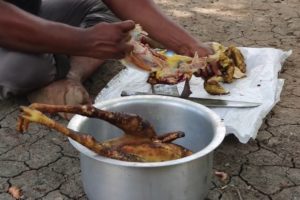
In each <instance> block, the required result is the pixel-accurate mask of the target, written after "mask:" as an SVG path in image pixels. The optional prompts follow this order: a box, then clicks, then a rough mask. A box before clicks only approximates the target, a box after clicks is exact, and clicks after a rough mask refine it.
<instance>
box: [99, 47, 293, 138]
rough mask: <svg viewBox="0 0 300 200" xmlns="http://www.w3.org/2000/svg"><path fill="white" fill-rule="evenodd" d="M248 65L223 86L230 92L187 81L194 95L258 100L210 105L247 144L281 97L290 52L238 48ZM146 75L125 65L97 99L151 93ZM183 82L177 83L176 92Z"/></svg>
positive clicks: (192, 80) (228, 130)
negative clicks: (218, 93)
mask: <svg viewBox="0 0 300 200" xmlns="http://www.w3.org/2000/svg"><path fill="white" fill-rule="evenodd" d="M240 50H241V51H242V53H243V55H244V57H245V60H246V64H247V72H246V74H247V77H246V78H242V79H238V80H235V81H234V82H233V83H231V84H224V85H223V86H224V87H225V88H226V89H228V90H229V91H230V94H228V95H223V96H213V95H210V94H208V93H207V92H206V91H205V90H204V88H203V80H202V79H201V78H196V77H193V78H192V79H191V81H190V85H191V90H192V92H193V93H192V95H191V96H193V97H206V98H216V99H227V100H243V101H248V102H260V103H262V104H261V106H258V107H255V108H211V109H212V110H213V111H215V112H216V113H217V114H218V115H219V116H220V117H221V118H222V119H223V120H224V122H225V125H226V128H227V134H234V135H235V136H236V137H237V138H238V139H239V141H240V142H242V143H247V142H248V141H249V139H250V138H255V137H256V135H257V132H258V129H259V127H260V126H261V124H262V123H263V119H264V118H265V117H266V115H267V114H268V113H269V112H270V111H271V109H272V108H273V107H274V105H275V104H276V103H277V102H278V101H279V100H280V93H281V90H282V87H283V84H284V80H283V79H278V72H279V71H280V69H281V68H282V65H283V62H284V61H285V59H286V58H287V57H288V56H290V55H291V53H292V51H288V52H285V51H282V50H279V49H273V48H245V47H242V48H240ZM147 77H148V74H147V73H145V72H142V71H139V70H135V69H132V68H126V69H125V70H123V71H121V72H120V73H119V74H117V75H116V76H115V77H114V78H113V79H112V80H111V81H110V82H109V83H108V85H107V87H105V88H104V89H103V90H102V91H101V92H100V93H99V95H98V96H97V98H96V102H97V101H103V100H108V99H112V98H115V97H120V94H121V92H122V91H123V90H129V91H140V92H151V87H150V85H149V84H147V82H146V80H147ZM183 85H184V83H179V84H177V88H178V90H179V92H181V91H182V90H183Z"/></svg>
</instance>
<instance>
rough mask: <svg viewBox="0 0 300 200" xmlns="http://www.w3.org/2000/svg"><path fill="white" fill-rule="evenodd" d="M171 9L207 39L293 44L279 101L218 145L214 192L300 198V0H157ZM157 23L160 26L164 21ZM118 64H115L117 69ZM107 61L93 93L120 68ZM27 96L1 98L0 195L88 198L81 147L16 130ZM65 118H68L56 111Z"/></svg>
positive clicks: (230, 197)
mask: <svg viewBox="0 0 300 200" xmlns="http://www.w3.org/2000/svg"><path fill="white" fill-rule="evenodd" d="M156 2H157V3H158V4H159V6H161V8H162V9H163V10H164V11H165V13H166V14H167V15H169V16H171V17H172V18H173V19H174V20H176V21H177V22H178V23H180V24H181V25H182V26H184V27H185V28H186V29H187V30H189V31H190V32H191V33H192V34H193V35H194V36H196V37H197V38H198V39H199V40H201V41H218V42H221V43H223V44H225V45H229V44H234V45H237V46H247V47H275V48H280V49H284V50H289V49H292V50H293V54H292V56H291V57H290V58H289V59H288V60H287V62H286V63H285V65H284V68H283V70H282V73H281V74H280V77H281V78H284V79H285V85H284V89H283V92H282V95H281V101H280V102H279V103H278V104H277V105H276V106H275V108H274V109H273V110H272V111H271V112H270V114H269V115H268V117H267V118H266V120H265V122H264V124H263V125H262V127H261V129H260V131H259V133H258V136H257V138H256V139H255V140H251V141H250V142H249V143H247V144H241V143H239V142H238V141H237V140H236V139H235V138H234V137H228V138H226V139H225V141H224V142H223V144H222V145H221V146H220V147H219V148H218V149H217V151H216V152H215V158H214V169H215V170H217V171H223V172H226V173H228V175H229V179H228V180H227V181H220V180H219V179H218V178H216V177H214V179H213V182H212V184H211V189H210V192H209V195H208V199H210V200H216V199H221V200H253V199H258V200H265V199H266V200H267V199H274V200H298V199H300V104H299V102H300V87H299V86H300V81H299V79H300V64H299V62H300V45H299V44H300V1H299V0H261V1H258V0H156ZM157 31H160V30H159V29H158V30H157ZM112 68H113V70H111V69H112ZM121 69H122V67H121V66H120V65H118V64H117V63H108V64H106V65H105V66H103V67H102V68H101V69H100V71H99V73H98V74H97V75H96V76H95V77H94V78H93V79H91V80H89V81H88V82H87V83H86V85H87V87H88V88H89V90H90V91H91V93H92V94H93V95H96V94H97V93H98V92H99V90H100V89H101V88H103V87H104V86H105V84H106V83H107V82H108V81H109V80H110V79H111V78H112V77H113V76H114V75H115V74H116V73H117V72H118V71H119V70H121ZM26 103H27V102H26V100H24V99H22V98H18V99H9V100H7V101H3V102H0V200H10V199H12V198H11V197H10V195H9V194H7V193H6V191H7V189H8V187H9V186H12V185H13V186H18V187H20V188H21V189H22V190H23V191H24V196H25V199H43V200H53V199H54V200H61V199H67V200H68V199H78V200H84V199H87V198H86V196H85V194H84V191H83V189H82V185H81V181H80V166H79V158H78V153H77V152H76V151H75V150H74V149H73V148H72V147H71V145H70V144H69V143H68V141H67V140H66V139H65V138H63V137H61V136H60V135H58V134H57V133H55V132H53V131H50V130H49V129H47V128H44V127H41V126H32V128H31V129H30V130H31V131H30V133H27V134H24V135H21V134H19V133H17V132H16V130H15V126H16V118H17V115H18V113H19V110H18V106H19V105H21V104H26ZM56 119H57V120H59V121H61V122H62V123H65V124H66V123H67V122H66V121H63V120H61V119H59V118H58V117H56Z"/></svg>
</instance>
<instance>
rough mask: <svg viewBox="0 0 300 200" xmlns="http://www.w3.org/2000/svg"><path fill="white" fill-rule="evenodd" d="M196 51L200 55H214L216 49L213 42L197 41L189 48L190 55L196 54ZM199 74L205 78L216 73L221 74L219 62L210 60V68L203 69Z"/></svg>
mask: <svg viewBox="0 0 300 200" xmlns="http://www.w3.org/2000/svg"><path fill="white" fill-rule="evenodd" d="M195 52H197V53H198V55H199V57H207V56H209V55H213V54H214V50H213V49H212V43H196V45H193V46H191V47H190V48H188V55H189V56H194V54H195ZM199 75H200V76H202V77H204V78H207V77H211V76H215V75H221V71H220V70H219V64H218V62H216V61H212V62H210V63H209V66H208V68H206V69H204V70H202V71H201V73H200V74H199Z"/></svg>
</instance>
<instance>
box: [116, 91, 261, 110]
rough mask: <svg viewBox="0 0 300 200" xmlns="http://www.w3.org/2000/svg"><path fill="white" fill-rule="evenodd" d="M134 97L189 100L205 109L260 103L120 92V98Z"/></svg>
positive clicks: (240, 106) (252, 105)
mask: <svg viewBox="0 0 300 200" xmlns="http://www.w3.org/2000/svg"><path fill="white" fill-rule="evenodd" d="M135 95H160V96H169V97H177V98H181V99H186V100H190V101H193V102H196V103H199V104H202V105H204V106H207V107H228V108H251V107H257V106H260V105H261V103H257V102H247V101H234V100H223V99H208V98H198V97H180V96H176V95H169V94H168V95H166V94H158V93H156V94H153V93H148V92H134V91H122V93H121V96H122V97H124V96H135Z"/></svg>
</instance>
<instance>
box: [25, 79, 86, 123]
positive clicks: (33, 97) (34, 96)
mask: <svg viewBox="0 0 300 200" xmlns="http://www.w3.org/2000/svg"><path fill="white" fill-rule="evenodd" d="M27 98H28V100H29V101H30V102H31V103H46V104H54V105H83V104H91V103H92V101H91V99H90V97H89V94H88V92H87V91H86V89H85V88H84V87H83V85H82V84H81V83H80V82H79V81H76V80H73V79H62V80H59V81H55V82H53V83H51V84H49V85H48V86H46V87H44V88H41V89H39V90H36V91H34V92H32V93H30V94H29V95H27ZM60 115H61V116H62V117H63V118H65V119H71V117H72V115H70V114H65V113H60Z"/></svg>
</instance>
